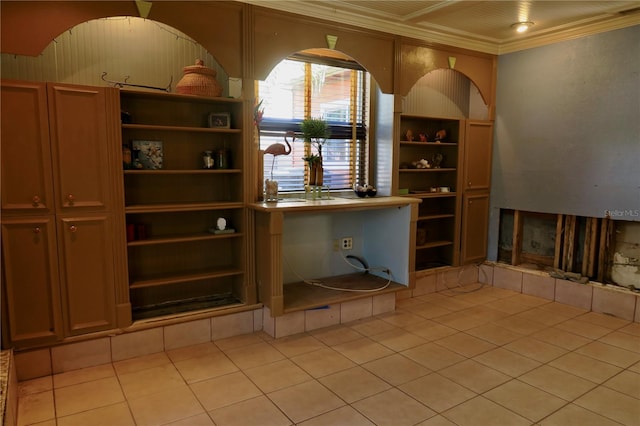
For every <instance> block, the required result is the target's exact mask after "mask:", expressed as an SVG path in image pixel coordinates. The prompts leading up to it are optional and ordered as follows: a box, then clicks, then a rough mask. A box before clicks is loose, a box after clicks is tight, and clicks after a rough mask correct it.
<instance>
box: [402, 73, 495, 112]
mask: <svg viewBox="0 0 640 426" xmlns="http://www.w3.org/2000/svg"><path fill="white" fill-rule="evenodd" d="M402 101H403V105H402V112H403V113H405V114H414V115H423V116H433V117H448V118H471V119H477V120H487V119H488V118H489V109H488V106H487V105H486V104H485V102H484V100H483V98H482V95H481V93H480V91H479V90H478V87H477V86H476V85H475V84H474V83H473V82H472V81H471V80H470V79H469V78H468V77H467V76H465V75H464V74H462V73H461V72H458V71H455V70H451V69H442V68H439V69H436V70H433V71H431V72H429V73H427V74H425V75H424V76H423V77H422V78H420V79H419V80H418V81H417V82H416V84H415V85H414V86H413V87H412V88H411V90H410V91H409V93H408V94H407V96H405V97H404V98H403V100H402Z"/></svg>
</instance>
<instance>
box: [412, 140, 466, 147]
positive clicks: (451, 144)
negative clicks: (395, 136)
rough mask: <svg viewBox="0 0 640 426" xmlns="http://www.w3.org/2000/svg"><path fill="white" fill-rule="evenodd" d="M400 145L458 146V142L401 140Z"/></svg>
mask: <svg viewBox="0 0 640 426" xmlns="http://www.w3.org/2000/svg"><path fill="white" fill-rule="evenodd" d="M400 145H403V146H419V147H424V146H458V143H457V142H413V141H412V142H409V141H400Z"/></svg>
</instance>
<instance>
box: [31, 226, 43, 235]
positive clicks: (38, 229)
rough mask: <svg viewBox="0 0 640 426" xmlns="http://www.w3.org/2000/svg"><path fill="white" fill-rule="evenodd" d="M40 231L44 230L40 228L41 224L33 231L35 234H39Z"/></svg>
mask: <svg viewBox="0 0 640 426" xmlns="http://www.w3.org/2000/svg"><path fill="white" fill-rule="evenodd" d="M40 232H42V231H41V230H40V227H39V226H36V227H35V228H33V233H34V234H39V233H40Z"/></svg>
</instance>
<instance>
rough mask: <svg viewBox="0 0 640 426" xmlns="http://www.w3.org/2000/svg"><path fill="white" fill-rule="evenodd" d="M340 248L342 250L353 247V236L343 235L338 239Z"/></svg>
mask: <svg viewBox="0 0 640 426" xmlns="http://www.w3.org/2000/svg"><path fill="white" fill-rule="evenodd" d="M340 248H341V249H342V250H351V249H353V238H351V237H343V238H342V239H341V240H340Z"/></svg>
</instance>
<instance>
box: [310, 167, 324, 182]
mask: <svg viewBox="0 0 640 426" xmlns="http://www.w3.org/2000/svg"><path fill="white" fill-rule="evenodd" d="M323 180H324V168H323V167H322V162H313V163H310V165H309V180H308V185H309V186H322V183H323Z"/></svg>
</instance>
